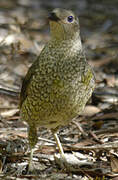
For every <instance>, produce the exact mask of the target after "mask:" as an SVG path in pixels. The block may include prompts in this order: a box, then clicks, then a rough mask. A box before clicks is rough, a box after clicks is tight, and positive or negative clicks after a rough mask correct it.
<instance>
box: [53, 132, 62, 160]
mask: <svg viewBox="0 0 118 180" xmlns="http://www.w3.org/2000/svg"><path fill="white" fill-rule="evenodd" d="M51 131H52V134H53V136H54V138H55V141H56V143H57V146H58V148H59V153H60V154H61V156H62V157H64V151H63V148H62V145H61V142H60V140H59V137H58V135H57V132H56V131H55V130H53V129H52V130H51Z"/></svg>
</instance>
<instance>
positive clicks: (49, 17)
mask: <svg viewBox="0 0 118 180" xmlns="http://www.w3.org/2000/svg"><path fill="white" fill-rule="evenodd" d="M48 19H49V20H50V21H59V20H60V19H59V18H58V17H57V16H56V14H55V13H54V12H51V13H50V14H49V16H48Z"/></svg>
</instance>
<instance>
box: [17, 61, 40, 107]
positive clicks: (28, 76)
mask: <svg viewBox="0 0 118 180" xmlns="http://www.w3.org/2000/svg"><path fill="white" fill-rule="evenodd" d="M37 65H38V59H37V60H36V61H35V62H34V63H33V65H32V66H31V67H30V68H29V70H28V72H27V74H26V76H25V78H24V79H23V82H22V87H21V93H20V103H19V106H20V108H21V106H22V104H23V102H24V101H25V99H26V97H27V95H28V94H27V93H28V87H29V86H30V82H31V79H32V76H33V74H35V69H36V67H37Z"/></svg>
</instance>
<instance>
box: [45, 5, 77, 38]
mask: <svg viewBox="0 0 118 180" xmlns="http://www.w3.org/2000/svg"><path fill="white" fill-rule="evenodd" d="M48 19H49V22H50V31H51V37H52V38H54V39H56V40H69V39H72V40H74V39H76V38H78V37H79V31H80V30H79V20H78V17H77V16H76V15H75V14H74V13H73V12H72V11H71V10H66V9H61V8H56V9H54V10H53V11H52V12H51V13H50V14H49V17H48Z"/></svg>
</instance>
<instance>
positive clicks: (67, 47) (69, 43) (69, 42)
mask: <svg viewBox="0 0 118 180" xmlns="http://www.w3.org/2000/svg"><path fill="white" fill-rule="evenodd" d="M51 44H53V47H54V48H55V47H56V49H58V50H59V51H61V52H63V51H64V53H67V54H68V53H69V54H71V53H72V54H75V53H78V52H79V51H82V43H81V38H80V36H77V37H73V38H71V39H61V40H60V39H59V40H58V39H56V38H52V39H51Z"/></svg>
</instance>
